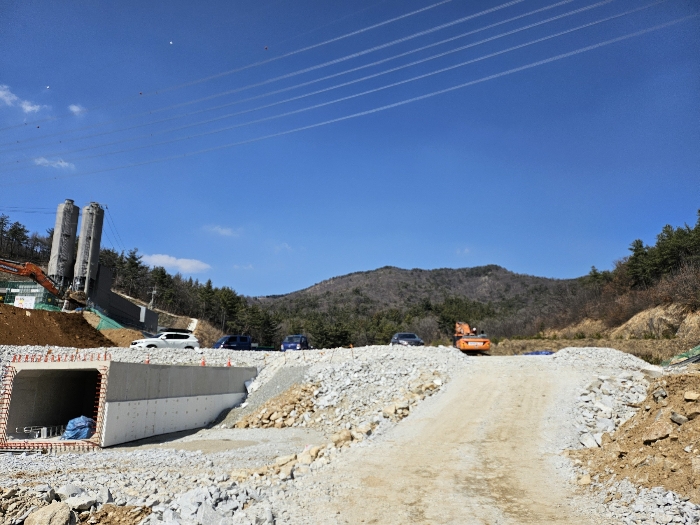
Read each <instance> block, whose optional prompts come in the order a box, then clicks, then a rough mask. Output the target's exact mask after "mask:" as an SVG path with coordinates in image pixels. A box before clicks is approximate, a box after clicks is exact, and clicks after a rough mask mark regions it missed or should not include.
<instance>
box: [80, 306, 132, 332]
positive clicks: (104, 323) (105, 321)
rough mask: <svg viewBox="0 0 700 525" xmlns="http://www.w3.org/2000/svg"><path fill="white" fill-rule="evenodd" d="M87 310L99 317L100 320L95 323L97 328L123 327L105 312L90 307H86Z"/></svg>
mask: <svg viewBox="0 0 700 525" xmlns="http://www.w3.org/2000/svg"><path fill="white" fill-rule="evenodd" d="M86 310H87V311H88V312H92V313H93V314H95V315H96V316H98V317H99V318H100V322H99V324H98V325H97V330H112V329H118V328H124V327H123V326H122V325H120V324H119V323H118V322H116V321H115V320H114V319H110V318H109V317H107V316H106V315H105V314H103V313H101V312H99V311H97V310H94V309H92V308H86Z"/></svg>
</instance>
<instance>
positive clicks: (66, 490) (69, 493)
mask: <svg viewBox="0 0 700 525" xmlns="http://www.w3.org/2000/svg"><path fill="white" fill-rule="evenodd" d="M84 492H85V491H84V490H83V489H81V488H80V487H78V486H77V485H73V484H72V483H68V484H67V485H63V486H62V487H61V488H59V489H57V490H56V496H58V497H59V499H60V500H61V501H65V500H67V499H68V498H72V497H73V496H79V495H80V494H83V493H84Z"/></svg>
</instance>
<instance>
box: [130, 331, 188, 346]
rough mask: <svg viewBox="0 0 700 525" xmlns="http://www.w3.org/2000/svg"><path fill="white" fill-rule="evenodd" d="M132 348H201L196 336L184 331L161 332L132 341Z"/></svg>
mask: <svg viewBox="0 0 700 525" xmlns="http://www.w3.org/2000/svg"><path fill="white" fill-rule="evenodd" d="M130 348H187V349H192V350H194V349H195V348H199V341H198V340H197V338H196V337H195V336H193V335H192V334H189V333H184V332H160V333H158V334H156V335H154V336H153V337H148V338H146V339H137V340H136V341H131V346H130Z"/></svg>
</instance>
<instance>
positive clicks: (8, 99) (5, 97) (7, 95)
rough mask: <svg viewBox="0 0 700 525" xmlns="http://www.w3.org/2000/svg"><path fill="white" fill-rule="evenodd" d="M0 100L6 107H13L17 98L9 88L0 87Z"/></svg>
mask: <svg viewBox="0 0 700 525" xmlns="http://www.w3.org/2000/svg"><path fill="white" fill-rule="evenodd" d="M0 100H2V101H3V103H4V104H5V105H6V106H14V105H15V103H16V102H17V101H18V100H19V97H18V96H17V95H15V94H14V93H12V92H11V91H10V86H5V85H0Z"/></svg>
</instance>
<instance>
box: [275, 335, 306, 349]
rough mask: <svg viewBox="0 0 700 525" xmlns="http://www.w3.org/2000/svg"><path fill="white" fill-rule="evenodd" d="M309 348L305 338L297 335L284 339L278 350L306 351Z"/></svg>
mask: <svg viewBox="0 0 700 525" xmlns="http://www.w3.org/2000/svg"><path fill="white" fill-rule="evenodd" d="M309 348H311V347H310V346H309V340H308V339H307V338H306V336H305V335H301V334H297V335H288V336H287V337H285V338H284V341H282V346H281V347H280V350H282V351H283V352H286V351H287V350H308V349H309Z"/></svg>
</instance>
